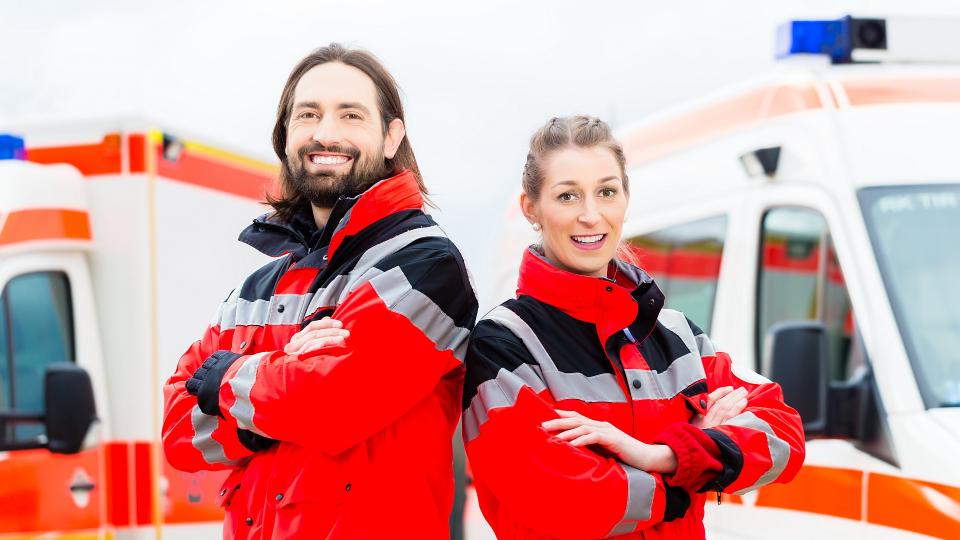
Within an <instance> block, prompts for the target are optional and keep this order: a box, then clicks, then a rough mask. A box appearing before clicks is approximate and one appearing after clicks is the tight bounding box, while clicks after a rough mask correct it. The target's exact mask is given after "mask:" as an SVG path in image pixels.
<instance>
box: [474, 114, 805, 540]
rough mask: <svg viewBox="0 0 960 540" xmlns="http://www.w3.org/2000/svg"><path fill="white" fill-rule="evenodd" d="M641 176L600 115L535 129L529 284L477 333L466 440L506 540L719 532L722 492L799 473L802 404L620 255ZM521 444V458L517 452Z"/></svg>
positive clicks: (526, 196) (525, 200)
mask: <svg viewBox="0 0 960 540" xmlns="http://www.w3.org/2000/svg"><path fill="white" fill-rule="evenodd" d="M628 190H629V183H628V179H627V175H626V173H625V171H624V158H623V151H622V150H621V147H620V144H619V143H618V142H617V141H616V139H614V138H613V136H612V135H611V133H610V128H609V127H608V126H607V124H606V123H604V122H602V121H600V120H599V119H596V118H591V117H587V116H575V117H569V118H554V119H552V120H551V121H550V122H548V123H547V124H546V125H545V126H544V127H542V128H541V129H540V130H539V131H537V133H536V134H534V136H533V138H532V139H531V143H530V152H529V154H528V155H527V164H526V167H525V168H524V172H523V195H522V196H521V198H520V204H521V209H522V211H523V214H524V216H525V217H526V218H527V219H528V220H529V221H530V223H531V224H532V225H533V228H534V229H535V230H538V231H541V232H542V235H543V237H542V241H541V243H540V245H538V246H531V247H530V248H529V249H528V250H527V251H526V253H525V254H524V258H523V262H522V263H521V266H520V279H519V282H518V284H517V294H518V296H517V298H516V299H513V300H508V301H507V302H504V303H503V304H501V305H500V306H499V307H497V308H494V309H493V310H492V311H490V312H489V313H488V314H487V315H486V316H484V317H483V318H482V319H481V320H480V321H479V322H477V326H476V328H475V329H474V332H473V333H472V334H471V337H470V342H469V346H468V349H467V358H466V365H467V375H466V380H465V383H464V392H463V408H464V413H463V437H464V441H465V443H466V449H467V454H468V456H469V458H470V464H471V468H472V470H473V474H474V480H475V485H476V489H477V497H478V499H479V501H480V508H481V509H482V511H483V513H484V516H485V517H486V518H487V520H488V521H489V522H490V524H491V526H492V527H493V529H494V531H495V532H496V533H497V536H498V537H499V538H604V537H608V536H617V537H618V538H619V537H620V536H618V535H629V537H631V538H641V537H642V538H647V539H651V538H703V537H704V529H703V505H704V501H705V500H706V495H705V494H704V493H705V492H706V491H713V490H715V491H717V492H720V491H728V492H731V493H733V492H736V493H743V492H745V491H749V490H752V489H755V488H757V487H760V486H762V485H765V484H767V483H770V482H785V481H788V480H790V479H791V478H792V477H793V476H794V475H795V474H796V472H797V470H798V469H799V468H800V465H801V463H802V462H803V455H804V445H803V429H802V427H801V424H800V417H799V415H798V414H797V413H796V411H794V410H793V409H791V408H790V407H788V406H786V405H785V404H784V403H783V399H782V397H781V391H780V388H779V387H778V386H777V385H776V384H774V383H771V382H770V381H767V380H766V379H763V378H762V377H760V376H759V375H756V374H750V375H748V376H742V375H740V376H738V375H735V374H734V373H733V370H732V368H731V360H730V357H729V356H727V355H726V354H725V353H722V352H717V351H715V350H714V347H713V344H712V343H711V341H710V339H709V338H708V337H707V336H706V334H704V333H703V331H702V330H700V328H699V327H697V325H696V324H694V323H693V322H692V321H690V320H689V319H687V318H686V317H685V316H684V315H683V314H682V313H680V312H678V311H674V310H670V309H664V308H663V305H664V295H663V294H662V293H661V292H660V289H659V288H658V287H657V285H656V284H655V283H654V281H653V279H652V278H651V277H650V276H649V275H648V274H647V273H646V272H644V271H643V270H642V269H640V268H638V267H637V266H635V265H633V264H630V263H629V262H628V261H627V260H626V259H625V258H624V257H622V256H619V253H618V246H619V244H620V237H621V232H622V226H623V218H624V215H625V212H626V209H627V198H628V194H629V191H628ZM505 455H507V458H506V459H504V456H505Z"/></svg>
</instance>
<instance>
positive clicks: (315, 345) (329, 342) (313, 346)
mask: <svg viewBox="0 0 960 540" xmlns="http://www.w3.org/2000/svg"><path fill="white" fill-rule="evenodd" d="M344 346H346V340H345V339H344V338H343V337H342V336H333V337H323V338H319V339H312V340H310V341H307V342H306V343H304V344H303V345H301V346H300V347H299V348H298V349H297V350H296V352H294V353H293V354H305V353H308V352H311V351H316V350H318V349H324V348H327V347H344Z"/></svg>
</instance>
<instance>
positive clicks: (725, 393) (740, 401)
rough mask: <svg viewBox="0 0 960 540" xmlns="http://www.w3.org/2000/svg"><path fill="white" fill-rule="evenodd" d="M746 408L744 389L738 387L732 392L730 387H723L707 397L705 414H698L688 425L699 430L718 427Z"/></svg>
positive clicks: (745, 392) (732, 389) (745, 390)
mask: <svg viewBox="0 0 960 540" xmlns="http://www.w3.org/2000/svg"><path fill="white" fill-rule="evenodd" d="M746 407H747V389H746V388H743V387H740V388H737V389H736V390H734V388H733V387H732V386H723V387H720V388H717V389H716V390H714V391H713V392H710V395H709V396H707V413H706V414H704V415H699V414H698V415H697V416H696V417H695V418H694V419H693V420H691V421H690V423H691V424H693V425H694V426H696V427H698V428H700V429H706V428H711V427H714V426H719V425H720V424H722V423H724V422H726V421H727V420H729V419H731V418H733V417H734V416H737V415H738V414H740V413H742V412H743V410H744V409H745V408H746Z"/></svg>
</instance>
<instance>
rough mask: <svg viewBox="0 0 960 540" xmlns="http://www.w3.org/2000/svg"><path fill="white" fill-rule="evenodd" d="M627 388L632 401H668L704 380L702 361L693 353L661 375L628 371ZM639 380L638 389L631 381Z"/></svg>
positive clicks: (676, 361)
mask: <svg viewBox="0 0 960 540" xmlns="http://www.w3.org/2000/svg"><path fill="white" fill-rule="evenodd" d="M626 372H627V386H628V388H629V389H630V395H631V396H632V397H633V399H637V400H639V399H670V398H672V397H674V396H676V395H677V394H679V393H680V391H681V390H683V389H684V388H686V387H688V386H690V385H691V384H693V383H695V382H697V381H701V380H703V379H705V378H706V376H707V375H706V373H705V372H704V371H703V361H702V360H701V359H700V356H699V355H697V354H694V353H687V354H685V355H684V356H682V357H680V358H678V359H676V360H674V361H673V363H672V364H670V366H669V367H668V368H667V369H666V371H664V372H663V373H657V372H656V371H654V370H652V369H651V370H648V369H628V370H626ZM634 379H639V380H640V388H634V387H633V384H631V381H633V380H634Z"/></svg>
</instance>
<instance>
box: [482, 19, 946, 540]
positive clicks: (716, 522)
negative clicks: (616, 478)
mask: <svg viewBox="0 0 960 540" xmlns="http://www.w3.org/2000/svg"><path fill="white" fill-rule="evenodd" d="M784 32H785V33H784V34H782V37H783V40H782V44H783V46H784V48H785V50H784V52H785V53H786V54H785V56H789V57H790V58H785V59H784V61H783V62H782V65H780V66H779V67H778V72H777V73H776V74H775V75H773V76H771V77H770V78H768V79H766V80H762V81H756V82H753V83H750V84H747V85H743V86H741V87H738V88H735V89H731V90H729V91H725V92H722V93H720V94H718V95H714V96H711V97H709V98H707V99H704V100H702V101H699V102H697V103H693V104H690V105H688V106H684V107H682V108H680V109H677V110H673V111H669V112H666V113H664V114H662V115H659V116H658V117H656V118H652V119H650V120H649V121H647V122H644V123H643V124H640V125H637V126H635V127H632V128H631V129H627V130H625V131H624V132H623V133H621V141H622V142H623V145H624V149H625V151H626V154H627V161H628V175H629V177H630V181H631V201H630V204H631V206H630V210H629V214H628V215H629V220H628V222H627V223H626V224H625V238H626V239H628V241H629V242H630V243H631V244H632V245H633V246H634V247H635V248H636V249H637V250H638V251H639V254H640V259H641V261H642V265H643V266H645V267H646V269H647V270H648V271H649V272H650V273H651V274H652V275H653V276H654V278H656V280H657V282H658V283H659V285H660V287H661V288H662V289H663V291H664V293H665V294H666V296H667V302H668V307H672V308H675V309H679V310H682V311H683V312H685V313H686V314H687V316H688V317H690V318H691V319H692V320H693V321H695V322H696V323H698V324H699V325H700V326H702V327H703V328H704V329H705V330H706V331H707V332H708V333H709V334H710V335H711V337H712V338H713V340H714V342H715V343H716V344H717V345H718V347H719V348H720V349H721V350H725V351H727V352H729V353H730V355H731V356H732V358H733V359H734V361H735V362H738V363H740V364H741V365H744V366H748V367H750V368H753V369H756V370H757V371H760V372H763V373H765V374H767V376H769V377H771V378H773V379H775V380H777V381H778V382H780V384H781V385H783V388H784V393H785V396H786V399H787V401H788V403H790V404H792V405H793V406H795V407H796V408H797V409H798V410H799V411H800V412H801V414H802V415H803V417H804V420H805V424H806V430H807V435H808V442H807V458H806V463H805V465H804V467H803V469H802V470H801V472H800V473H799V475H798V476H797V477H796V479H795V480H794V481H793V482H791V483H789V484H786V485H772V486H769V487H764V488H761V489H760V490H758V491H756V492H754V493H751V494H748V495H745V496H743V497H738V496H724V498H723V502H722V504H721V505H720V506H719V507H718V506H716V505H709V507H710V508H709V512H708V522H707V523H708V531H709V532H708V535H709V536H710V537H711V538H757V539H761V538H764V539H765V538H779V539H788V538H798V539H799V538H929V537H934V538H960V24H958V22H956V21H923V20H916V19H894V18H891V19H855V18H850V17H847V18H844V19H840V20H836V21H799V22H795V23H792V24H789V25H787V26H786V27H785V29H784ZM797 53H807V54H797ZM809 53H823V54H821V55H816V54H809ZM860 60H870V61H871V62H870V63H862V62H860ZM951 62H954V63H952V64H951ZM514 204H515V203H514ZM511 212H512V213H511V215H510V216H509V218H508V222H509V224H508V225H507V230H506V231H504V234H503V238H504V241H503V242H502V243H501V244H500V246H499V250H500V251H499V252H498V258H499V261H501V264H502V266H501V268H500V272H499V273H498V275H497V280H496V287H495V289H496V290H495V291H494V295H493V297H491V298H487V299H486V301H485V302H484V303H485V305H495V304H496V303H499V302H500V301H502V300H503V299H505V298H507V297H510V296H512V295H513V291H514V289H515V284H516V269H517V265H518V263H519V257H520V253H521V252H522V250H523V247H524V246H525V245H526V244H528V243H531V242H532V241H534V240H535V237H534V236H533V235H532V232H531V231H530V228H529V224H527V223H526V221H524V220H523V218H522V216H521V215H519V209H518V208H514V209H513V210H512V211H511Z"/></svg>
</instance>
